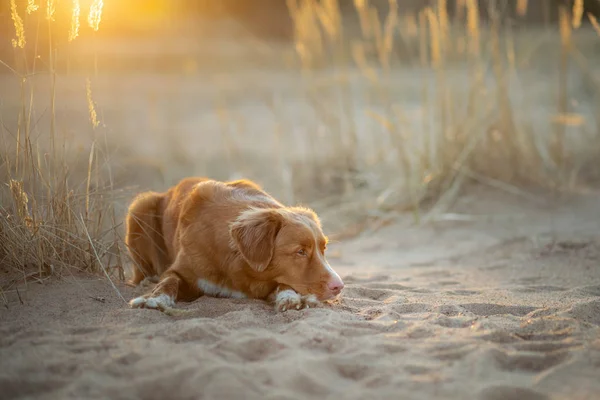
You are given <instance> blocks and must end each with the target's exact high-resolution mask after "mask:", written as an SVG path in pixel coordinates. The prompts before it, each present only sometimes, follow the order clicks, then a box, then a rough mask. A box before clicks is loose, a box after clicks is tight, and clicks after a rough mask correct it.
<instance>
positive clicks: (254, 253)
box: [230, 209, 283, 272]
mask: <svg viewBox="0 0 600 400" xmlns="http://www.w3.org/2000/svg"><path fill="white" fill-rule="evenodd" d="M282 222H283V217H282V215H281V214H280V213H278V212H277V211H276V210H273V209H256V210H248V211H246V212H244V213H242V214H241V215H240V216H239V217H238V218H237V219H236V220H235V222H233V223H232V224H231V227H230V234H231V238H232V239H233V242H234V243H235V245H236V247H237V248H238V250H239V251H240V253H241V254H242V257H244V259H245V260H246V261H247V262H248V264H250V266H251V267H252V268H254V269H255V270H256V271H259V272H260V271H264V270H265V269H266V268H267V266H268V265H269V263H270V262H271V259H272V258H273V252H274V250H275V237H276V236H277V233H278V232H279V229H280V228H281V224H282Z"/></svg>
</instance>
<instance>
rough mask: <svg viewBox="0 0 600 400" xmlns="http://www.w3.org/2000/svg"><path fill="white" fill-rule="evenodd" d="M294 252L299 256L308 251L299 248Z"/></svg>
mask: <svg viewBox="0 0 600 400" xmlns="http://www.w3.org/2000/svg"><path fill="white" fill-rule="evenodd" d="M296 254H298V255H299V256H302V257H305V256H306V255H307V254H308V253H306V250H304V249H300V250H298V251H297V252H296Z"/></svg>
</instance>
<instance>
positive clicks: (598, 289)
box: [574, 285, 600, 296]
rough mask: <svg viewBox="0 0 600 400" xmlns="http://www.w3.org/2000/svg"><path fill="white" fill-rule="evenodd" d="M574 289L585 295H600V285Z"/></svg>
mask: <svg viewBox="0 0 600 400" xmlns="http://www.w3.org/2000/svg"><path fill="white" fill-rule="evenodd" d="M574 290H575V291H577V292H578V293H580V294H582V295H585V296H600V285H596V286H582V287H578V288H575V289H574Z"/></svg>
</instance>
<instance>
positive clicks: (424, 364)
mask: <svg viewBox="0 0 600 400" xmlns="http://www.w3.org/2000/svg"><path fill="white" fill-rule="evenodd" d="M599 198H600V197H599V196H598V194H587V195H581V196H577V197H575V198H569V199H563V200H562V201H561V202H560V204H553V205H540V204H533V203H531V202H524V201H522V200H518V199H515V198H513V197H510V196H507V195H505V194H503V193H496V192H495V193H492V192H490V191H489V190H481V189H480V190H478V191H474V192H471V194H470V195H469V196H466V197H464V198H463V199H462V200H460V201H459V203H458V204H457V205H456V206H455V207H454V208H453V210H452V212H453V214H446V215H445V216H444V218H445V219H446V221H437V222H433V223H429V224H427V225H422V226H414V225H411V224H410V223H409V222H410V221H409V220H408V219H406V220H405V219H404V217H402V218H399V219H398V221H397V222H395V223H393V224H391V225H388V226H386V227H384V228H381V229H379V230H378V231H375V232H371V231H369V232H364V233H363V234H361V235H360V236H359V237H356V238H353V239H348V240H345V241H342V242H339V243H334V244H333V245H332V246H331V249H330V251H329V253H330V261H331V263H332V265H333V266H334V267H335V268H336V270H338V271H339V272H340V274H341V276H342V277H343V278H344V279H345V281H346V283H347V286H346V289H345V290H344V292H343V294H342V296H341V298H340V299H339V301H337V302H336V303H334V304H331V305H327V306H325V307H323V308H320V309H308V310H302V311H289V312H286V313H282V314H276V313H275V312H274V311H273V310H272V309H271V307H270V306H268V305H266V304H264V303H262V302H259V301H247V300H229V299H214V298H201V299H199V300H197V301H195V302H193V303H187V304H180V305H179V306H180V307H181V308H184V309H187V310H189V314H188V315H185V316H180V317H171V316H167V315H165V314H162V313H160V312H158V311H153V310H139V309H135V310H134V309H129V308H128V307H127V306H126V305H125V303H124V302H123V301H122V300H121V299H120V298H119V297H118V296H117V295H116V293H115V291H114V290H113V289H112V288H111V286H110V285H109V284H108V282H107V281H106V280H105V279H101V278H97V277H96V278H95V277H89V276H82V275H76V274H74V275H71V276H65V277H64V279H63V280H61V281H56V280H53V281H48V282H47V283H45V284H44V285H40V284H32V283H29V284H28V285H27V287H25V286H24V285H23V284H19V286H18V287H19V294H20V297H21V300H22V303H21V302H20V301H19V297H18V296H17V293H16V291H15V290H14V287H13V288H12V289H10V290H5V296H6V299H7V300H8V304H7V305H6V306H5V307H2V308H1V310H0V398H2V399H16V398H23V399H25V398H35V399H59V398H60V399H65V398H77V399H83V398H85V399H96V398H98V399H100V398H102V399H108V398H110V399H131V398H144V399H164V398H170V399H202V398H206V399H213V398H223V399H228V398H245V399H304V398H307V399H308V398H312V399H327V398H343V399H388V398H389V399H392V398H393V399H397V398H403V399H424V398H435V399H437V398H439V399H486V400H492V399H494V400H495V399H505V400H510V399H519V400H526V399H594V398H600V379H599V377H600V219H599V218H598V215H600V214H599V212H598V211H599V210H600V202H599V201H598V199H599ZM466 214H468V215H470V216H471V217H470V219H471V220H470V221H460V222H459V221H447V220H448V219H450V217H454V219H456V218H455V217H456V216H460V215H463V216H464V215H466ZM473 216H481V217H480V218H473ZM4 282H6V280H4ZM118 288H119V290H120V291H121V293H122V295H123V296H124V297H125V299H130V298H131V297H132V296H134V295H135V294H137V293H138V292H140V291H141V290H142V289H141V288H139V289H137V290H133V289H130V288H127V287H125V286H124V285H121V284H118Z"/></svg>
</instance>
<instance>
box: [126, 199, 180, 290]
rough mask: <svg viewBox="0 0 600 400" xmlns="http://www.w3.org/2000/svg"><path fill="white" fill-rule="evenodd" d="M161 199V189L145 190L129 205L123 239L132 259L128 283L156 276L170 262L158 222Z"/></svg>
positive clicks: (136, 282)
mask: <svg viewBox="0 0 600 400" xmlns="http://www.w3.org/2000/svg"><path fill="white" fill-rule="evenodd" d="M162 200H163V195H162V194H160V193H156V192H145V193H141V194H140V195H138V196H137V197H136V198H135V199H134V200H133V202H132V203H131V205H130V206H129V210H128V213H127V218H126V225H127V234H126V236H125V243H126V244H127V248H128V250H129V254H131V258H132V259H133V266H132V277H131V280H130V281H129V283H130V284H131V285H134V286H137V285H138V284H139V283H140V282H141V281H142V280H144V279H145V278H150V279H153V278H155V277H158V276H160V275H161V274H162V273H163V272H164V271H165V270H166V269H167V268H168V266H169V265H168V253H167V247H166V245H165V239H164V236H163V230H162V223H161V220H162Z"/></svg>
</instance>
